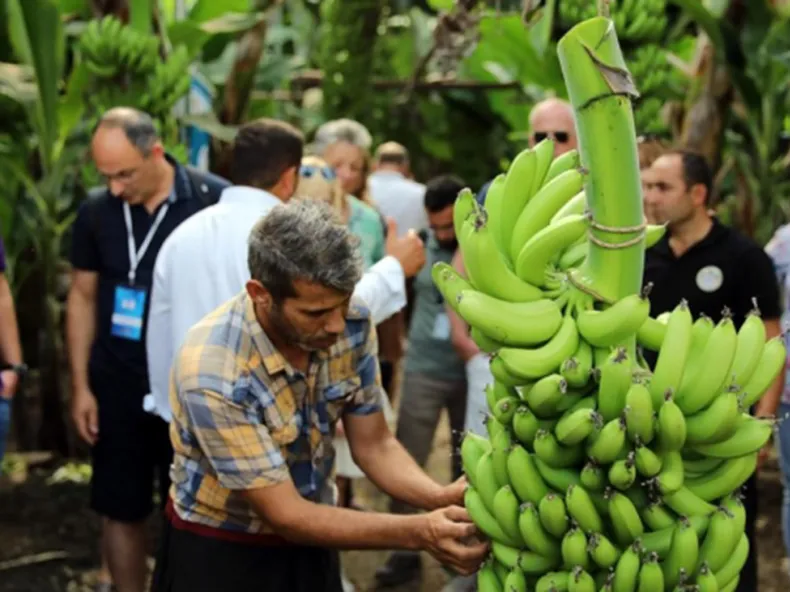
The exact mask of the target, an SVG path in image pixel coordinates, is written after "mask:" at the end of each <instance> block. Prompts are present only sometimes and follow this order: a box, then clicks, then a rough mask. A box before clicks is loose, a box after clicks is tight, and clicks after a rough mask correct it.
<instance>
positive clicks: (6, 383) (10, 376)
mask: <svg viewBox="0 0 790 592" xmlns="http://www.w3.org/2000/svg"><path fill="white" fill-rule="evenodd" d="M0 384H2V385H3V388H2V390H0V398H2V399H11V398H12V397H13V396H14V395H15V394H16V388H17V386H19V375H18V374H17V373H16V372H14V371H13V370H3V371H2V372H0Z"/></svg>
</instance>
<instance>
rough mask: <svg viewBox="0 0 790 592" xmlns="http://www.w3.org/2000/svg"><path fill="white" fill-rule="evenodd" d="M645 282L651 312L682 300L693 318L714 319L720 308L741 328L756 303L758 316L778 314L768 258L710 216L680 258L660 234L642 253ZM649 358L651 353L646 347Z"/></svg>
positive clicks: (718, 316)
mask: <svg viewBox="0 0 790 592" xmlns="http://www.w3.org/2000/svg"><path fill="white" fill-rule="evenodd" d="M644 283H645V284H647V283H652V284H653V287H652V290H651V292H650V295H649V299H650V316H652V317H656V316H658V315H660V314H661V313H664V312H667V311H671V310H673V309H674V308H675V307H676V306H677V305H678V304H679V303H680V301H681V299H685V300H686V301H687V302H688V305H689V308H690V310H691V313H692V315H693V317H694V318H698V317H699V316H700V315H702V314H705V315H707V316H708V317H710V318H711V319H712V320H713V321H714V322H718V321H719V320H720V319H721V318H722V312H723V311H724V308H725V307H726V308H728V309H729V310H730V312H731V314H732V319H733V322H734V323H735V326H736V327H738V328H739V327H740V326H741V324H742V323H743V321H744V319H745V318H746V315H747V314H748V313H749V311H751V310H752V309H753V308H754V304H755V302H756V303H757V306H758V308H759V309H760V313H761V315H762V318H763V319H778V318H779V317H780V314H781V308H780V302H779V287H778V284H777V281H776V275H775V273H774V267H773V264H772V262H771V259H770V258H769V257H768V255H766V253H765V251H763V249H761V248H760V246H759V245H758V244H757V243H755V242H754V241H752V240H751V239H749V238H748V237H746V236H744V235H742V234H741V233H739V232H738V231H736V230H734V229H732V228H729V227H727V226H724V225H723V224H721V223H720V222H719V221H718V220H716V219H714V220H713V226H712V227H711V229H710V232H708V234H707V236H706V237H705V238H703V239H702V240H701V241H700V242H698V243H697V244H695V245H693V246H692V247H691V248H690V249H689V250H688V251H686V252H685V253H683V254H682V255H681V256H680V257H676V256H675V254H674V253H673V252H672V249H671V248H670V246H669V235H668V234H667V235H665V236H664V237H663V238H662V239H661V240H660V241H659V242H658V243H656V245H655V246H653V247H652V248H651V249H648V251H647V252H646V254H645V273H644ZM645 357H646V358H647V361H648V362H649V363H651V364H652V363H654V360H655V354H653V352H645Z"/></svg>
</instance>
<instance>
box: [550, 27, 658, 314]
mask: <svg viewBox="0 0 790 592" xmlns="http://www.w3.org/2000/svg"><path fill="white" fill-rule="evenodd" d="M557 53H558V54H559V59H560V65H561V66H562V73H563V76H564V78H565V84H566V86H567V88H568V95H569V97H570V100H571V103H572V104H573V108H574V111H575V113H576V128H577V131H578V135H579V152H580V154H581V163H582V166H583V167H584V168H585V169H587V171H588V172H589V175H587V178H586V182H585V194H586V195H587V203H588V206H589V209H590V211H591V213H592V217H593V221H594V223H593V227H592V229H591V233H590V237H591V238H590V250H589V254H588V256H587V260H586V263H585V265H584V266H583V267H582V268H581V270H580V273H579V274H578V275H577V276H576V277H575V278H574V279H575V280H576V282H577V283H579V282H581V283H583V284H584V286H585V287H586V288H587V289H588V290H590V291H592V292H594V293H595V294H596V295H597V296H598V297H600V299H602V300H604V301H607V302H610V303H611V302H615V301H617V300H619V299H620V298H623V297H625V296H627V295H629V294H636V293H638V292H639V290H640V288H641V281H642V271H643V260H644V250H645V241H644V234H643V220H644V218H643V212H642V191H641V183H640V179H639V162H638V159H637V149H636V134H635V131H634V119H633V114H632V111H631V101H632V100H633V99H635V98H636V97H637V96H638V93H637V91H636V88H635V87H634V84H633V81H632V80H631V75H630V74H629V72H628V69H627V68H626V65H625V62H624V60H623V54H622V52H621V50H620V45H619V43H618V40H617V35H616V33H615V28H614V24H613V23H612V21H611V20H609V19H607V18H603V17H596V18H592V19H589V20H587V21H584V22H582V23H579V24H578V25H576V26H575V27H573V28H572V29H571V30H570V31H568V33H567V34H566V35H565V36H564V37H563V38H562V39H561V40H560V42H559V44H558V45H557ZM604 229H616V231H615V232H612V231H609V232H607V231H605V230H604Z"/></svg>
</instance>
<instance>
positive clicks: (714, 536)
mask: <svg viewBox="0 0 790 592" xmlns="http://www.w3.org/2000/svg"><path fill="white" fill-rule="evenodd" d="M741 535H743V526H742V525H741V527H740V528H739V524H738V520H737V519H736V517H735V514H733V513H732V512H730V511H729V510H728V509H727V508H725V507H719V508H717V509H716V511H715V512H714V513H713V515H712V516H711V517H710V522H709V523H708V531H707V533H705V538H704V539H703V541H702V545H700V549H699V559H698V566H700V565H703V564H704V565H707V566H708V568H710V570H711V571H712V572H714V573H715V572H717V571H719V570H721V569H722V568H723V567H724V565H725V564H726V563H727V560H728V559H729V558H730V556H731V555H732V552H733V551H734V550H735V547H736V546H737V545H738V541H739V540H740V538H741Z"/></svg>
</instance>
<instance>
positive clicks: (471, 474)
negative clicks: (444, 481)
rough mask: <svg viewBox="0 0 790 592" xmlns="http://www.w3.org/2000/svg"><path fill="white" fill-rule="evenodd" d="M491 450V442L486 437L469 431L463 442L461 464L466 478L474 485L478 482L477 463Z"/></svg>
mask: <svg viewBox="0 0 790 592" xmlns="http://www.w3.org/2000/svg"><path fill="white" fill-rule="evenodd" d="M490 451H491V444H490V443H489V442H488V440H486V439H485V438H483V437H481V436H478V435H477V434H474V433H472V432H467V433H466V435H464V439H463V441H462V442H461V465H462V466H463V469H464V473H465V474H466V479H467V480H468V481H469V483H471V484H472V485H473V486H474V485H476V484H477V463H478V462H480V458H481V457H482V456H483V455H484V454H486V453H487V452H490Z"/></svg>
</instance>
